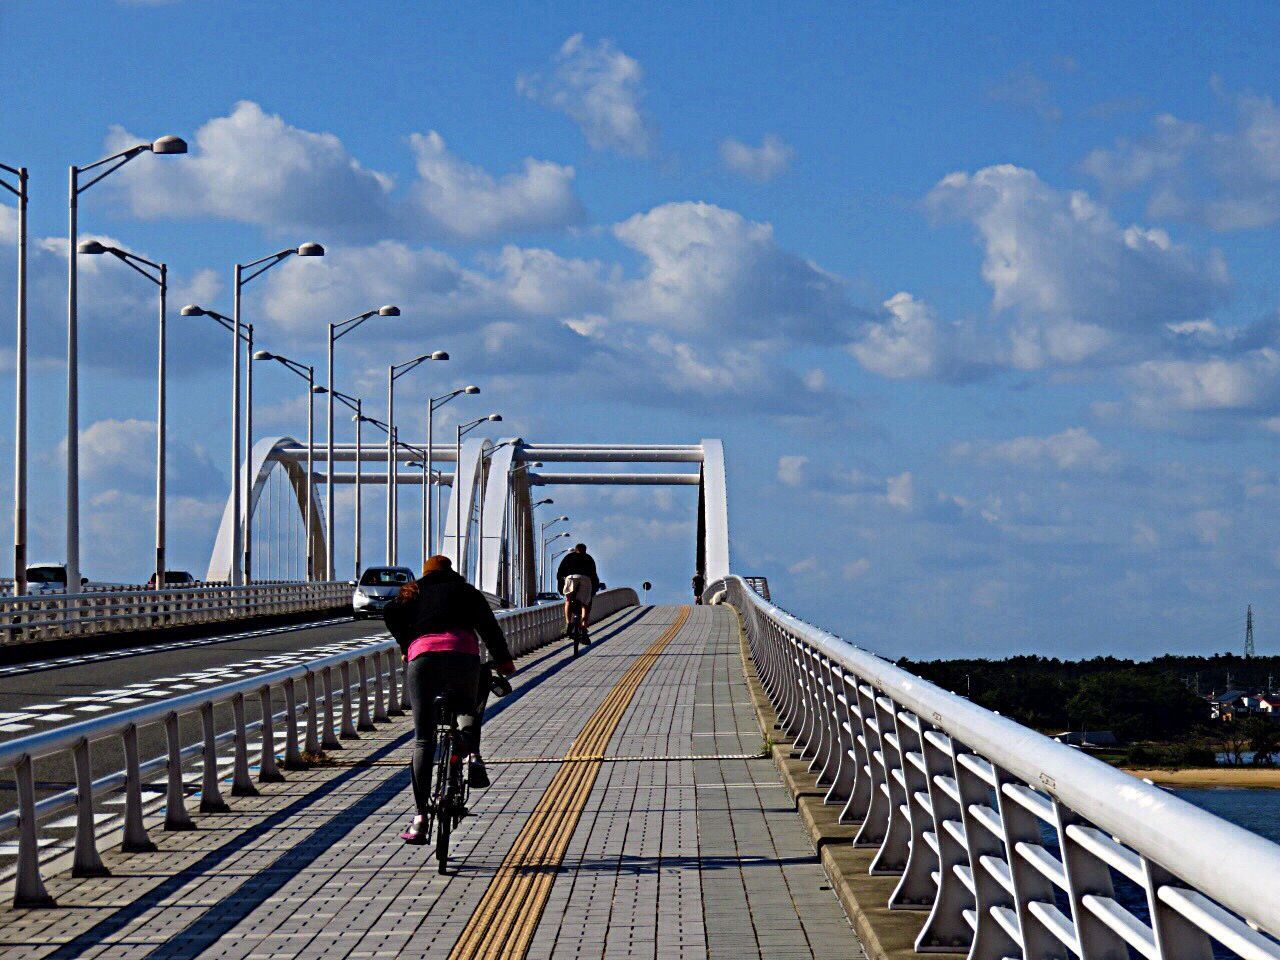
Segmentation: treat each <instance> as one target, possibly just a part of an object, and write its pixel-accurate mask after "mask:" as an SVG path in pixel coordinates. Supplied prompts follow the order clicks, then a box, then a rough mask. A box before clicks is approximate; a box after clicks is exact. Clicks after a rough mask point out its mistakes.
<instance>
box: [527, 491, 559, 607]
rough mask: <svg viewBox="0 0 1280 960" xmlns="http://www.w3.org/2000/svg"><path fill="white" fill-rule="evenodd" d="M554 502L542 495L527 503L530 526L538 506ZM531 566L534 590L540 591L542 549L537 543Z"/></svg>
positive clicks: (549, 504)
mask: <svg viewBox="0 0 1280 960" xmlns="http://www.w3.org/2000/svg"><path fill="white" fill-rule="evenodd" d="M554 503H555V501H554V500H553V499H551V498H550V497H543V498H542V499H541V500H535V501H534V502H533V503H531V504H529V524H530V526H532V525H533V523H534V511H535V510H537V509H538V508H539V507H545V506H551V505H552V504H554ZM533 566H534V571H533V575H534V582H535V583H536V584H537V589H536V590H535V591H534V592H535V593H541V592H542V549H541V548H540V547H539V546H538V545H537V544H534V551H533Z"/></svg>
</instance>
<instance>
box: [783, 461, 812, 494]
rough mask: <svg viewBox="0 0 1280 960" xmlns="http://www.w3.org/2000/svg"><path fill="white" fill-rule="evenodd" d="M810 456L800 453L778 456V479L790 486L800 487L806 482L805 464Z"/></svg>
mask: <svg viewBox="0 0 1280 960" xmlns="http://www.w3.org/2000/svg"><path fill="white" fill-rule="evenodd" d="M808 463H809V458H808V457H805V456H800V455H788V456H781V457H779V458H778V480H779V481H780V482H781V483H784V484H786V485H787V486H788V487H799V486H802V485H803V484H804V473H805V466H806V465H807V464H808Z"/></svg>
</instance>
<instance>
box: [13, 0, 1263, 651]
mask: <svg viewBox="0 0 1280 960" xmlns="http://www.w3.org/2000/svg"><path fill="white" fill-rule="evenodd" d="M351 11H352V8H351V7H350V5H347V4H336V3H325V2H317V3H312V4H310V5H309V6H308V13H307V16H306V17H305V18H302V17H299V16H297V15H296V14H294V13H293V12H292V11H290V10H289V9H288V8H287V7H285V8H282V9H279V10H276V9H270V10H268V9H266V8H264V7H263V6H262V5H260V4H239V3H231V2H218V3H212V2H174V3H111V2H96V3H88V2H84V3H62V4H57V5H50V4H44V3H34V2H24V0H0V56H3V57H4V59H5V60H6V61H8V62H25V63H27V64H29V66H28V67H27V68H26V69H24V70H23V71H21V72H12V73H11V76H10V77H9V78H8V80H7V84H8V86H7V90H6V96H5V100H4V106H3V108H2V110H3V112H2V113H0V118H2V121H0V160H2V161H3V162H5V163H9V164H11V165H18V164H25V165H27V166H28V167H30V168H31V170H32V191H33V202H32V212H31V230H32V235H33V237H34V238H36V242H35V248H36V249H35V251H34V252H33V257H32V273H33V285H34V289H33V293H32V301H31V322H32V339H33V351H34V363H35V367H34V372H33V387H32V389H33V397H34V406H35V409H34V411H33V420H32V447H33V449H32V453H33V458H34V460H35V464H34V466H33V471H34V473H33V486H34V490H33V504H32V509H33V518H32V553H33V555H34V556H36V557H38V558H47V559H60V558H61V555H62V549H61V506H62V505H61V497H60V491H61V467H60V457H61V453H60V446H59V441H60V436H59V431H60V428H61V427H62V422H63V421H62V418H63V416H64V408H63V404H62V389H63V382H64V371H63V367H62V363H61V357H62V351H63V350H64V342H63V336H64V333H63V325H64V322H65V321H64V316H65V304H64V301H63V289H62V288H63V285H64V283H65V280H64V273H65V259H64V258H65V254H64V252H63V250H64V246H59V243H58V238H59V237H64V236H65V230H66V226H65V197H64V193H65V183H66V179H65V178H66V172H65V171H66V166H67V164H69V163H71V162H77V163H81V164H84V163H88V162H90V161H92V160H94V159H97V158H98V157H99V156H101V155H103V153H104V152H105V151H107V150H108V149H114V148H116V147H117V145H118V144H124V143H129V142H132V140H131V138H133V139H137V140H146V139H150V138H152V137H155V136H158V135H161V134H164V133H177V134H180V135H182V136H185V137H186V138H187V139H189V140H190V141H191V144H192V153H191V154H190V155H189V156H188V157H185V158H180V159H166V158H154V157H143V158H141V159H139V160H138V161H136V162H135V163H133V164H131V165H130V167H128V168H127V169H126V170H125V171H122V172H121V173H119V174H117V175H115V176H113V177H112V178H111V180H109V181H106V182H104V183H103V184H101V185H99V186H98V187H95V188H94V189H93V190H92V191H91V192H90V193H87V194H86V195H85V197H84V199H83V206H82V213H81V229H82V233H83V234H85V235H102V236H106V237H110V238H113V239H114V240H116V241H118V242H119V243H120V244H122V245H124V246H126V247H128V248H130V249H133V250H136V251H138V252H140V253H143V254H146V255H148V256H150V257H152V258H155V259H165V260H167V261H168V262H169V263H170V264H171V269H172V272H173V276H174V282H175V286H176V288H177V289H176V291H175V294H174V297H173V300H174V302H175V304H180V303H182V302H187V301H188V300H195V299H198V300H201V301H207V302H208V304H211V305H213V306H215V308H217V309H223V310H228V309H229V297H228V292H227V286H228V282H229V279H230V265H231V264H232V263H233V262H235V261H236V260H248V259H253V258H256V257H258V256H261V255H263V254H266V253H268V252H271V251H272V250H274V249H277V248H279V247H280V246H284V245H292V244H296V243H298V242H300V241H303V240H309V239H315V240H318V241H320V242H323V243H324V244H325V245H326V246H327V247H328V248H329V251H330V255H329V256H328V257H326V258H325V259H324V260H323V261H310V262H304V261H299V262H290V263H288V264H286V265H284V266H282V267H280V268H278V269H277V270H274V271H273V272H272V273H271V274H270V275H269V276H268V277H266V278H264V279H263V280H260V281H258V282H257V283H255V285H254V288H252V293H251V295H250V296H249V298H248V299H247V301H246V315H247V316H249V317H251V318H252V319H253V320H254V321H255V324H256V325H257V329H258V331H259V338H260V340H261V341H262V342H263V344H264V346H266V347H267V348H268V349H273V350H276V351H278V352H281V353H286V354H288V355H290V356H295V357H296V358H298V359H300V360H303V361H307V362H317V363H319V362H321V361H322V358H323V329H324V324H325V323H326V322H328V321H329V320H333V319H341V318H343V317H346V316H349V315H352V314H354V313H357V312H359V311H361V310H364V309H368V308H369V307H372V306H376V305H378V304H380V303H384V302H394V303H398V304H399V305H400V306H401V307H402V308H403V310H404V313H405V320H404V321H403V322H402V323H400V324H399V325H392V324H390V323H386V324H384V325H381V326H378V327H374V325H373V323H371V324H370V325H368V326H366V327H365V328H362V329H361V330H360V331H359V333H358V335H354V336H353V337H352V338H351V339H350V340H349V341H345V342H344V344H343V349H344V353H343V355H342V359H341V365H342V369H343V370H344V376H343V379H342V381H341V386H342V387H343V388H345V389H347V390H349V391H359V392H361V393H363V394H364V395H366V396H367V397H369V398H370V403H371V406H372V407H373V408H374V409H375V411H380V410H381V399H380V398H381V396H382V387H381V386H380V384H381V383H382V378H383V377H384V376H385V365H386V364H387V363H388V362H391V361H395V360H401V359H404V358H407V357H411V356H414V355H416V354H417V353H420V352H422V350H424V349H441V348H443V349H447V350H449V351H450V352H451V353H452V354H453V356H454V359H453V360H452V361H450V363H449V364H448V365H447V367H446V366H445V365H435V366H433V368H432V369H431V370H429V371H424V376H422V377H418V376H417V375H416V374H415V375H414V376H412V377H410V378H407V379H406V380H405V381H402V385H403V387H404V392H403V394H401V395H400V396H401V397H403V399H402V400H401V401H400V402H398V404H397V406H398V407H400V404H401V403H403V404H404V405H405V406H403V407H401V409H410V408H411V406H412V404H413V403H414V402H420V398H421V397H422V396H423V395H425V391H426V390H427V389H428V388H430V389H431V390H432V392H438V391H439V390H440V389H441V388H443V387H451V386H453V385H455V384H462V383H466V382H476V383H479V384H481V385H482V387H483V388H484V391H485V393H484V395H483V396H482V397H481V398H477V399H474V400H472V399H470V398H468V400H467V401H466V403H467V405H466V406H464V405H463V401H459V402H458V403H457V404H455V405H454V406H453V407H451V408H450V415H451V416H460V415H462V414H466V415H468V416H478V415H480V414H481V413H485V412H488V411H489V410H490V409H499V410H501V411H502V412H503V413H504V415H505V416H506V419H507V424H506V425H505V427H504V430H503V431H502V435H507V434H515V435H520V436H523V437H525V438H527V439H531V440H557V439H565V440H580V441H603V440H622V441H629V440H652V441H686V440H696V439H697V438H699V437H703V436H719V437H723V438H724V439H725V441H726V448H727V452H728V457H729V471H730V492H731V500H732V502H731V507H730V514H731V523H732V532H733V539H734V543H733V546H734V551H735V565H736V566H737V567H738V569H739V571H740V572H744V573H763V574H766V575H768V576H769V578H770V580H771V582H772V583H773V585H774V590H775V594H776V596H777V597H778V598H779V599H780V600H781V602H782V603H783V604H784V605H785V606H788V607H789V608H791V609H792V610H794V611H795V612H797V613H800V614H802V615H804V616H806V617H808V618H809V619H812V620H814V621H816V622H819V623H823V624H825V625H828V626H830V627H832V628H833V629H836V630H838V631H840V632H842V633H843V634H844V635H846V636H848V637H850V638H851V639H855V640H858V641H859V642H863V643H865V644H866V645H868V646H871V647H874V648H876V649H879V650H882V651H884V652H886V653H890V654H910V655H914V656H923V655H951V654H956V655H958V654H974V653H982V654H992V655H996V654H1002V653H1006V652H1011V651H1015V650H1035V651H1040V652H1047V653H1060V654H1092V653H1118V654H1128V655H1148V654H1151V653H1155V652H1159V651H1163V650H1166V649H1170V650H1178V651H1196V650H1200V651H1204V650H1218V649H1223V648H1226V647H1227V646H1232V647H1237V646H1239V644H1240V642H1241V635H1242V633H1243V612H1244V607H1245V604H1246V603H1250V602H1251V603H1253V604H1254V606H1255V610H1256V611H1257V614H1258V636H1259V644H1258V645H1259V649H1260V650H1267V649H1274V648H1275V643H1276V642H1275V641H1274V640H1269V639H1268V637H1276V636H1277V635H1280V634H1278V633H1277V632H1276V631H1273V630H1272V629H1271V628H1268V626H1267V624H1268V623H1269V622H1272V618H1273V615H1274V616H1280V602H1277V601H1278V600H1280V597H1278V596H1277V587H1278V586H1280V537H1277V533H1278V532H1280V531H1278V526H1277V522H1276V516H1277V508H1278V507H1280V473H1278V472H1277V469H1276V465H1275V449H1276V445H1277V443H1278V442H1280V325H1278V324H1277V315H1276V310H1277V293H1278V291H1277V279H1276V271H1275V269H1274V267H1273V261H1274V250H1275V247H1276V240H1277V232H1278V231H1277V224H1280V109H1278V108H1277V106H1276V104H1275V102H1274V98H1275V97H1276V96H1277V95H1280V91H1277V90H1276V89H1275V77H1277V76H1280V70H1278V69H1277V68H1278V67H1280V64H1278V63H1277V62H1276V61H1277V58H1278V57H1280V53H1277V50H1280V44H1277V43H1276V42H1275V41H1276V40H1277V39H1280V29H1278V27H1280V24H1278V20H1280V12H1277V10H1276V9H1275V7H1274V6H1273V5H1268V4H1261V3H1259V4H1250V3H1238V4H1230V5H1226V6H1223V5H1215V6H1213V7H1212V8H1211V7H1209V6H1207V5H1205V6H1202V7H1199V8H1198V9H1197V8H1188V7H1187V5H1185V4H1178V5H1174V4H1168V5H1160V4H1136V3H1135V4H1125V5H1115V4H1072V5H1066V4H1061V5H1040V6H1038V7H1037V8H1036V9H1034V10H1031V9H1030V8H1028V7H1027V5H1023V4H997V3H987V4H969V5H964V6H963V7H960V6H955V7H947V6H943V5H939V4H860V5H857V6H856V7H854V6H853V5H848V7H847V8H844V7H837V8H832V7H831V6H830V5H820V4H802V3H796V4H789V5H787V6H786V8H785V10H784V9H768V8H765V7H756V8H751V10H750V12H747V8H740V9H733V10H731V9H730V8H727V7H725V5H718V4H685V5H679V6H678V7H674V8H668V7H666V6H663V7H656V6H653V5H648V4H627V5H618V6H617V8H616V9H612V8H609V7H606V6H605V5H601V4H557V5H555V6H554V7H551V8H547V9H540V10H537V11H530V10H529V9H528V8H527V6H526V5H488V6H486V7H485V8H484V9H482V10H476V9H462V8H458V7H453V6H443V5H442V6H440V7H439V8H432V7H428V6H426V5H420V4H392V3H377V2H371V3H367V4H363V5H361V7H360V15H359V17H358V18H353V17H352V13H351ZM32 51H39V56H38V57H33V56H32ZM12 244H13V239H12V215H11V210H10V209H7V208H3V207H0V303H12V289H13V270H12V264H13V245H12ZM135 279H138V278H135V277H133V276H132V275H130V274H128V273H127V272H126V271H124V270H123V268H121V267H120V265H119V264H116V263H101V262H96V261H95V262H85V263H83V264H82V305H83V306H82V317H83V322H84V326H83V334H82V336H83V340H84V346H83V350H84V354H85V363H86V366H85V368H84V370H83V374H82V376H83V379H84V398H83V405H82V410H81V419H82V426H83V428H84V436H83V439H82V450H83V451H84V452H83V454H82V456H83V457H84V460H85V480H84V502H85V511H86V514H87V515H88V516H89V517H90V520H88V521H87V522H86V529H85V537H86V540H85V545H84V566H85V570H86V572H87V573H88V574H89V575H90V576H93V577H97V578H102V579H137V578H138V577H140V576H143V571H144V570H145V568H146V565H147V562H148V560H147V558H148V556H149V552H150V544H149V519H148V518H149V515H150V510H151V499H150V495H151V491H150V466H149V463H150V456H151V453H150V451H151V443H152V442H153V441H152V436H153V429H154V423H153V421H154V408H153V404H154V400H153V391H154V382H153V377H154V371H153V355H154V321H153V313H152V307H151V303H150V299H149V298H150V296H151V291H150V290H148V289H145V288H144V287H143V285H142V282H141V281H140V279H139V282H137V283H135V282H134V280H135ZM12 322H13V321H12V316H11V312H5V313H3V314H0V336H2V337H3V340H0V343H4V344H11V343H12ZM173 322H174V327H173V331H174V332H173V342H174V345H175V346H174V350H173V352H172V354H171V364H172V370H173V381H172V385H171V395H172V398H173V400H172V404H171V409H170V423H171V429H172V430H173V441H172V443H173V446H174V457H173V461H172V463H173V466H172V469H173V471H174V474H175V476H174V480H173V483H172V491H171V492H172V501H171V504H170V511H171V525H172V527H173V531H174V535H173V543H172V545H171V553H172V556H173V563H174V564H175V565H181V566H187V567H191V568H193V569H196V570H201V569H203V567H204V565H205V563H206V560H207V555H208V550H209V547H210V545H211V541H212V536H213V529H214V524H215V521H216V518H217V515H218V512H219V510H220V509H221V502H222V498H223V496H224V491H225V487H226V482H227V479H226V469H227V467H226V461H227V455H226V448H227V445H228V440H227V437H228V417H227V409H226V408H227V394H226V390H227V372H226V368H227V362H226V356H225V353H226V351H225V346H226V344H225V343H224V339H225V337H224V335H223V334H222V333H221V332H220V331H218V330H216V329H214V328H213V327H212V326H211V325H209V324H208V323H204V324H198V323H196V324H193V325H191V326H180V324H183V323H186V322H187V321H180V320H177V319H175V320H174V321H173ZM5 331H7V332H5ZM0 367H2V368H3V369H5V370H11V369H12V352H11V349H6V350H5V351H4V352H0ZM259 374H260V375H259V377H258V380H257V391H258V407H257V412H256V417H257V426H258V428H259V431H260V432H261V433H266V432H268V431H270V432H284V433H293V434H301V433H302V431H303V430H304V426H303V424H304V420H303V410H302V407H301V405H300V396H299V391H298V390H297V388H296V386H295V383H294V382H293V380H292V378H287V377H286V376H285V375H284V372H283V371H282V370H279V369H277V368H271V369H267V370H260V371H259ZM9 393H10V392H9V391H5V394H4V397H3V403H2V404H0V417H7V416H11V406H10V404H11V399H10V396H9ZM415 398H416V401H415ZM0 422H9V421H8V420H7V419H6V420H2V421H0ZM11 444H12V438H11V436H10V435H9V434H8V433H7V432H6V434H5V435H4V436H3V437H2V438H0V450H2V451H3V453H4V457H5V461H4V462H11ZM10 483H11V478H10V477H9V471H8V468H6V470H5V475H4V477H3V479H2V480H0V488H2V489H3V493H4V494H5V496H6V497H7V496H8V495H9V492H10V487H9V484H10ZM556 496H557V500H558V504H557V507H558V508H563V509H564V510H565V512H568V513H570V514H572V515H573V516H574V524H573V529H574V532H575V534H577V535H579V536H581V537H582V538H583V539H586V540H587V541H588V542H589V543H591V544H592V545H593V546H594V547H595V548H596V552H597V553H598V554H599V556H600V559H601V561H602V566H603V567H604V569H605V576H606V579H607V580H610V581H611V582H623V581H639V580H641V579H645V578H648V579H650V580H653V581H654V582H655V584H656V585H657V593H658V594H659V595H660V596H662V597H664V598H670V597H674V596H676V595H677V594H678V592H680V591H682V590H683V589H684V585H685V584H686V583H687V577H688V573H689V572H690V571H689V567H690V565H691V552H692V539H693V524H692V519H693V518H692V511H693V506H694V503H693V499H692V497H691V496H690V495H688V492H687V491H673V492H670V493H664V494H655V493H653V492H651V491H623V492H609V491H603V492H593V491H576V490H568V489H565V490H562V491H559V492H557V494H556ZM380 506H381V503H380V497H379V496H378V495H377V494H370V495H369V500H368V502H367V509H368V511H369V513H370V515H372V516H376V515H377V513H378V511H379V510H380ZM348 518H349V503H348V502H347V501H345V500H344V501H341V507H340V510H339V514H338V520H339V526H340V529H341V528H342V526H343V525H344V524H345V523H347V522H349V519H348ZM412 522H413V521H412V519H411V517H410V516H409V515H406V520H405V523H406V541H405V542H406V544H407V543H409V542H410V540H411V537H412V534H411V533H410V532H409V531H410V530H411V527H410V524H411V523H412ZM369 527H370V529H369V531H368V538H367V540H366V550H367V551H369V554H370V555H376V554H377V553H378V552H380V537H381V529H380V525H379V524H377V523H370V524H369ZM344 542H345V538H344ZM346 555H347V554H346V548H345V547H344V546H343V544H342V543H340V544H339V551H338V559H339V562H340V563H342V562H343V560H344V556H346Z"/></svg>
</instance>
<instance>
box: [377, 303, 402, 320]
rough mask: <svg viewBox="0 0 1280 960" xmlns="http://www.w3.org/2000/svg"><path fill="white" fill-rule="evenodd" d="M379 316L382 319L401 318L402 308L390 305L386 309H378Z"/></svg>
mask: <svg viewBox="0 0 1280 960" xmlns="http://www.w3.org/2000/svg"><path fill="white" fill-rule="evenodd" d="M378 316H380V317H398V316H400V308H399V307H397V306H395V305H394V304H390V303H388V304H387V305H386V306H385V307H379V308H378Z"/></svg>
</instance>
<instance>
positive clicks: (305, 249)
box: [295, 243, 324, 257]
mask: <svg viewBox="0 0 1280 960" xmlns="http://www.w3.org/2000/svg"><path fill="white" fill-rule="evenodd" d="M295 253H297V254H298V256H300V257H323V256H324V247H322V246H320V244H318V243H302V244H299V245H298V249H297V250H296V251H295Z"/></svg>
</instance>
